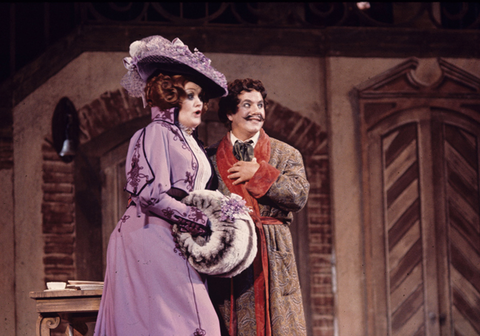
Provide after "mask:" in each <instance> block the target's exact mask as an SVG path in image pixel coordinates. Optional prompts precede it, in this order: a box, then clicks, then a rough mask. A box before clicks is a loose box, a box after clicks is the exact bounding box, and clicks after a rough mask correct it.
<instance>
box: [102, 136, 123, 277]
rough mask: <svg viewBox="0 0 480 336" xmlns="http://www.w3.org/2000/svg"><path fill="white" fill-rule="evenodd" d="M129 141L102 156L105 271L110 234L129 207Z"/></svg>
mask: <svg viewBox="0 0 480 336" xmlns="http://www.w3.org/2000/svg"><path fill="white" fill-rule="evenodd" d="M128 144H129V142H128V141H126V142H124V143H122V144H120V145H119V146H117V147H115V148H114V149H112V150H111V151H109V152H107V153H106V154H105V155H103V156H102V158H101V160H100V161H101V163H100V167H101V171H102V180H103V181H102V182H103V183H102V237H103V239H102V240H103V241H102V249H103V271H104V272H105V266H106V252H107V246H108V240H109V239H110V234H111V233H112V231H113V229H114V228H115V226H116V225H117V222H118V221H119V220H120V218H121V217H122V216H123V213H124V212H125V210H126V207H127V201H128V193H127V192H125V191H124V190H123V188H124V187H125V184H126V174H125V158H126V156H127V150H128Z"/></svg>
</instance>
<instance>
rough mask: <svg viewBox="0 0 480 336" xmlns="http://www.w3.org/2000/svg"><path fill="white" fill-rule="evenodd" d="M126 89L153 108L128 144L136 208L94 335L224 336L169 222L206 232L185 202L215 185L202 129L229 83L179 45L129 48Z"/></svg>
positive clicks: (111, 262) (112, 246) (111, 253)
mask: <svg viewBox="0 0 480 336" xmlns="http://www.w3.org/2000/svg"><path fill="white" fill-rule="evenodd" d="M130 54H131V56H132V57H127V58H125V60H124V63H125V67H126V68H127V69H128V70H129V71H128V73H127V74H126V75H125V77H124V78H123V80H122V85H123V86H124V87H125V89H126V90H127V91H128V92H129V94H130V95H132V96H137V97H138V96H142V97H143V98H144V102H146V103H147V104H148V105H150V106H151V112H152V122H151V123H150V124H149V125H148V126H147V127H145V128H143V129H141V130H139V131H137V133H136V134H135V135H134V136H133V137H132V139H131V141H130V146H129V149H128V154H127V160H126V173H127V185H126V188H125V190H126V191H128V192H129V193H130V194H131V202H130V204H129V206H128V208H127V210H126V212H125V214H124V215H123V217H122V218H121V219H120V221H119V222H118V224H117V226H116V228H115V229H114V231H113V232H112V234H111V237H110V241H109V244H108V251H107V269H106V274H105V287H104V290H103V296H102V301H101V304H100V309H99V312H98V318H97V323H96V327H95V335H96V336H122V335H125V336H140V335H144V336H147V335H150V336H154V335H155V336H179V335H182V336H187V335H194V336H198V335H212V336H217V335H220V327H219V321H218V317H217V315H216V313H215V310H214V308H213V305H212V303H211V301H210V299H209V296H208V293H207V289H206V286H205V282H204V279H203V278H202V276H201V275H200V274H199V273H198V272H197V271H195V269H194V268H192V266H191V265H190V264H189V263H188V261H187V260H186V259H185V258H184V257H183V256H182V255H181V253H179V251H178V249H176V245H175V242H174V239H173V237H172V231H171V225H172V224H177V225H179V226H180V227H181V228H182V229H183V230H186V231H189V232H191V233H192V234H202V232H206V231H208V218H207V217H206V216H205V214H204V213H203V212H202V211H200V210H199V209H197V208H195V207H193V206H187V205H185V204H183V203H182V202H180V201H179V199H181V198H182V197H183V196H185V195H186V194H188V193H190V192H192V191H194V190H201V189H206V188H215V186H212V184H214V181H215V176H214V171H213V169H212V168H211V164H210V163H209V161H208V159H207V157H206V155H205V153H204V151H203V147H202V146H201V145H200V144H199V142H198V139H197V137H196V131H195V128H196V127H197V126H198V125H199V124H200V122H201V115H202V113H203V112H204V111H205V110H206V98H214V97H219V96H222V95H225V94H226V80H225V77H224V76H223V75H222V74H221V73H219V72H218V71H216V70H215V69H214V68H212V67H211V66H210V60H209V59H207V58H206V57H205V56H204V55H203V54H202V53H200V52H198V51H196V50H195V52H193V53H192V52H190V50H189V49H188V47H187V46H185V45H184V44H183V43H182V42H181V41H180V40H179V39H175V40H174V41H172V42H170V41H168V40H166V39H164V38H163V37H161V36H151V37H147V38H145V39H143V40H141V41H136V42H134V43H132V45H131V46H130Z"/></svg>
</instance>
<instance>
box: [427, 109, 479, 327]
mask: <svg viewBox="0 0 480 336" xmlns="http://www.w3.org/2000/svg"><path fill="white" fill-rule="evenodd" d="M435 112H436V113H435V115H437V116H438V120H435V123H434V132H433V139H434V142H435V143H438V145H439V146H438V150H437V151H436V153H437V157H436V164H435V167H436V168H435V170H434V179H435V182H436V192H435V195H436V198H437V200H436V203H437V204H438V210H439V211H438V214H437V220H436V225H437V227H438V232H437V237H438V239H437V241H438V244H439V246H441V249H442V250H445V251H446V258H443V259H442V260H439V263H438V265H439V271H440V273H441V274H442V275H444V276H442V277H440V278H439V279H440V288H441V291H440V294H441V295H440V303H441V316H440V318H441V319H444V320H445V323H444V328H443V334H445V335H480V220H479V218H480V209H479V206H480V202H479V185H480V181H479V178H480V169H479V162H480V154H479V153H480V152H479V148H480V140H479V137H480V127H479V125H478V123H475V122H472V121H471V120H468V119H462V118H458V117H455V118H452V117H451V116H450V114H449V113H448V112H444V111H441V110H438V111H435Z"/></svg>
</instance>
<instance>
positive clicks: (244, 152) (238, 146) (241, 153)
mask: <svg viewBox="0 0 480 336" xmlns="http://www.w3.org/2000/svg"><path fill="white" fill-rule="evenodd" d="M252 144H253V141H252V140H249V141H247V142H241V141H239V140H237V141H235V145H234V146H233V155H234V156H235V157H236V158H237V160H239V161H252V159H253V145H252Z"/></svg>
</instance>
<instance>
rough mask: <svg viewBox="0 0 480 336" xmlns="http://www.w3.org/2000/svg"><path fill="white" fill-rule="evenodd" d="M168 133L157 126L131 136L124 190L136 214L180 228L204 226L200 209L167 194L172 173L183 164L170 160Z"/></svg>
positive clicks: (204, 217)
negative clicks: (161, 220)
mask: <svg viewBox="0 0 480 336" xmlns="http://www.w3.org/2000/svg"><path fill="white" fill-rule="evenodd" d="M168 132H169V130H168V129H167V128H166V127H164V126H162V125H160V124H151V125H149V126H147V127H146V128H144V129H142V130H140V131H138V132H137V133H136V134H135V135H134V136H133V137H132V139H131V140H130V146H129V149H128V154H127V160H126V174H127V184H126V186H125V190H126V191H128V192H129V193H130V194H131V195H132V201H133V202H134V203H135V205H136V206H137V213H138V214H139V215H140V213H146V214H149V215H152V214H153V215H156V216H158V217H161V218H163V219H165V220H166V221H168V222H170V223H179V224H181V225H187V224H192V223H196V224H200V225H206V224H207V222H208V218H207V216H206V215H205V214H204V213H203V212H202V211H201V210H199V209H198V208H196V207H192V206H187V205H185V204H183V203H182V202H180V201H178V200H176V199H175V198H173V197H172V196H170V195H169V194H168V191H169V190H170V189H171V187H172V185H171V181H170V176H171V171H172V170H173V169H175V170H178V169H185V168H184V167H182V166H181V165H182V163H175V162H172V161H171V159H170V155H169V145H170V144H169V138H168ZM172 146H173V144H172ZM173 165H175V166H173Z"/></svg>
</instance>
